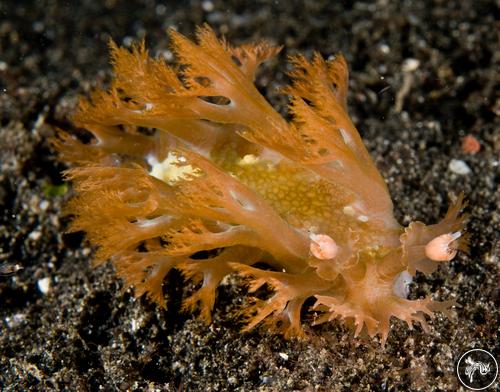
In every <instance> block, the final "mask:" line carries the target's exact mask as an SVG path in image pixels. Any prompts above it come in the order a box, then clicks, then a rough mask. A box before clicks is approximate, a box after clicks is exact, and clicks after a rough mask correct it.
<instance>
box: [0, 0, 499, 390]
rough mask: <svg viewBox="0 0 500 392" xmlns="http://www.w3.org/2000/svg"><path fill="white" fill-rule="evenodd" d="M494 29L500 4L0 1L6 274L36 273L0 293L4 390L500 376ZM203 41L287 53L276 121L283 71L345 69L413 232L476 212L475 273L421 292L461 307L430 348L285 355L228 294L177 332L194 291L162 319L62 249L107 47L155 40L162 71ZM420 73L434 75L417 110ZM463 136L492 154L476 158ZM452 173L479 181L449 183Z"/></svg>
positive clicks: (276, 77)
mask: <svg viewBox="0 0 500 392" xmlns="http://www.w3.org/2000/svg"><path fill="white" fill-rule="evenodd" d="M498 11H499V9H498V2H495V1H480V0H463V1H445V0H443V1H389V0H380V1H366V2H348V1H305V2H300V1H219V0H211V1H202V2H200V1H194V0H193V1H177V2H170V1H169V2H160V1H145V0H144V1H113V0H107V1H78V2H77V1H74V2H65V1H47V0H45V1H42V0H40V1H33V2H28V1H12V0H2V1H0V164H1V168H0V263H2V264H1V265H2V267H3V268H4V269H5V268H6V266H15V265H17V266H19V267H22V269H21V270H19V271H17V272H14V273H11V274H7V272H8V271H6V270H4V271H3V272H4V274H3V275H1V276H0V387H1V388H2V389H3V390H8V391H25V390H44V391H46V390H74V391H86V390H89V391H93V390H99V389H100V390H104V391H112V390H167V391H177V390H188V391H222V390H231V391H236V390H238V391H256V390H259V391H295V390H300V391H344V390H345V391H353V390H354V391H355V390H374V391H396V390H408V389H411V390H418V389H421V390H425V391H428V390H443V391H452V390H457V388H458V385H457V378H456V376H455V373H454V366H455V363H456V361H457V360H458V358H459V357H460V355H461V354H463V353H464V352H465V351H467V350H468V349H470V348H482V349H486V350H489V351H491V352H493V353H494V355H496V357H498V347H497V346H495V345H496V344H497V342H498V338H497V328H498V302H499V301H498V299H499V298H498V294H499V286H498V282H499V280H500V279H499V274H498V271H499V269H498V266H499V265H498V251H499V243H498V239H499V236H498V233H499V229H500V222H499V221H500V216H499V213H498V210H497V206H498V205H499V201H500V200H499V199H500V197H499V192H498V188H497V187H498V172H499V166H498V165H499V150H500V135H499V132H498V129H499V128H498V125H499V121H498V114H499V113H500V100H499V98H498V95H495V94H496V90H495V87H496V85H497V84H498V77H499V76H498V75H499V72H498V71H499V68H498V63H499V60H500V54H499V45H498V42H499V40H498V38H499V37H498V31H499V24H498V22H497V20H498V13H499V12H498ZM204 22H208V23H210V25H211V26H212V27H213V28H214V29H215V30H216V31H217V33H218V34H220V33H223V34H225V36H226V37H227V38H228V40H229V41H230V42H231V43H233V44H240V43H246V42H255V41H256V40H258V39H262V38H265V39H268V40H270V41H271V42H274V43H276V44H282V45H284V46H285V48H284V50H283V52H282V54H281V55H280V56H279V57H278V59H277V60H275V61H272V62H271V63H269V64H267V65H266V66H264V67H263V69H262V70H261V72H260V73H259V75H258V78H257V81H256V83H257V85H258V87H259V89H260V90H261V91H262V92H263V93H265V94H266V95H267V97H268V98H269V99H270V100H271V102H272V103H273V104H274V105H276V107H277V108H279V109H280V110H284V108H285V105H286V97H283V96H280V95H278V94H277V93H276V88H277V87H279V86H282V85H283V84H284V83H286V81H287V78H286V76H285V75H284V72H285V71H286V70H287V69H288V68H287V67H288V66H287V64H286V55H287V54H293V53H297V52H301V53H304V54H306V55H307V56H310V55H311V54H312V52H313V51H314V50H317V51H319V52H321V53H322V54H323V55H324V56H329V55H331V54H334V53H335V52H337V51H339V50H340V51H342V52H344V54H345V55H346V57H347V60H348V63H349V66H350V69H351V81H350V94H349V104H350V111H351V114H352V116H353V119H354V121H355V123H356V124H357V126H358V128H359V129H360V133H361V134H362V136H363V138H364V140H365V141H366V144H367V146H368V148H369V150H370V151H371V152H372V154H373V156H374V157H375V159H376V162H377V165H378V166H379V168H380V170H381V171H382V174H383V175H384V177H385V178H386V180H387V182H388V184H389V188H390V191H391V194H392V196H393V199H394V204H395V209H396V211H395V212H396V216H397V217H398V219H399V221H400V222H401V223H403V224H408V223H409V222H410V221H411V220H415V219H418V220H422V221H424V222H426V223H432V222H436V221H437V220H438V218H439V217H440V216H442V215H443V213H444V212H445V211H446V208H447V206H448V198H449V197H450V196H452V195H457V194H458V193H459V192H460V191H464V192H465V194H466V197H467V199H468V200H469V203H470V205H469V207H468V212H469V213H470V215H471V218H470V223H469V225H468V230H469V232H470V233H471V251H470V255H465V254H460V255H459V256H458V257H457V258H455V259H454V260H453V261H452V262H450V263H447V264H445V265H443V266H441V267H440V269H439V270H438V271H437V272H436V273H434V274H433V275H432V276H430V277H426V276H423V275H417V277H416V279H415V282H414V284H413V285H412V287H411V297H412V298H419V297H423V296H425V295H427V294H428V293H430V292H434V293H435V298H436V299H439V300H447V299H455V300H456V301H457V302H459V303H460V304H461V307H460V308H458V309H457V310H456V311H455V314H454V316H453V317H452V319H451V320H448V319H446V318H444V317H443V316H441V315H439V316H438V317H436V318H435V319H434V320H433V321H431V323H430V324H431V331H430V333H429V334H425V333H423V331H422V330H421V329H420V328H419V327H417V328H416V329H415V330H414V331H409V330H408V328H407V326H406V325H403V323H401V322H400V321H395V322H394V323H393V331H392V333H391V335H390V336H389V339H388V342H387V344H386V347H385V348H382V347H381V346H380V343H379V341H378V338H377V339H373V340H372V339H368V338H360V339H353V338H352V334H351V333H350V332H349V330H348V329H346V328H345V326H344V325H343V324H342V323H339V322H333V323H331V324H329V325H325V326H323V327H321V328H313V329H312V330H310V336H311V338H310V339H309V340H306V341H285V340H284V339H283V338H282V337H280V336H272V335H269V334H267V333H266V332H265V331H262V330H259V329H257V330H255V331H253V332H251V333H248V334H241V333H239V324H238V323H237V321H236V320H235V319H234V310H235V309H236V306H237V305H238V304H239V303H241V298H242V295H243V294H244V289H243V288H242V287H235V286H229V285H225V286H223V287H221V288H220V296H219V300H218V302H217V304H216V309H215V313H214V323H213V324H212V325H211V326H209V327H206V326H204V325H203V324H201V323H200V322H198V321H197V320H196V319H195V318H194V317H193V316H192V315H181V314H179V306H180V300H181V298H182V295H183V292H184V295H185V292H186V291H189V290H190V289H191V286H190V285H186V286H185V287H183V285H182V284H181V283H179V279H178V276H176V275H175V274H174V275H173V276H171V277H170V280H169V282H168V283H167V288H166V292H168V294H169V296H170V298H171V302H170V306H169V310H168V311H162V310H159V309H158V308H157V307H155V306H154V305H152V304H150V303H148V302H147V301H146V300H144V299H134V298H133V296H132V294H131V292H130V291H125V292H123V291H121V287H122V285H121V282H120V281H119V280H118V279H116V278H115V276H114V274H113V269H112V267H111V266H109V265H107V266H103V267H99V268H96V269H93V268H91V267H90V264H89V260H90V259H91V253H92V251H91V249H90V248H89V247H88V244H86V243H85V242H84V241H83V236H82V235H80V234H72V235H69V234H64V230H65V228H66V227H67V218H66V217H64V216H63V214H62V212H61V207H62V205H63V204H64V202H65V200H67V198H68V197H69V196H70V195H71V188H70V187H69V186H67V185H65V184H64V183H63V180H62V178H61V175H60V171H61V170H62V169H64V168H65V166H64V165H63V164H61V163H59V162H58V161H57V159H56V157H55V155H54V153H53V151H52V150H51V149H50V145H49V143H48V138H49V137H51V136H52V135H53V134H54V128H55V127H62V128H64V129H71V122H70V119H69V117H70V115H71V112H72V110H73V109H74V107H75V104H76V99H77V96H78V95H80V94H82V93H83V94H85V93H88V92H89V91H90V90H91V89H92V88H93V87H95V86H97V85H101V84H102V83H106V82H107V81H109V78H110V67H109V65H108V57H107V56H108V55H107V42H108V40H109V38H110V37H112V38H113V39H114V40H116V41H117V42H118V43H120V44H123V45H129V44H130V42H132V41H134V40H137V39H139V38H142V37H144V36H146V39H147V45H148V47H149V48H150V53H151V55H152V56H166V57H169V52H168V47H169V46H168V45H169V44H168V37H167V36H166V34H165V30H166V29H167V28H168V27H175V28H177V29H178V30H179V31H181V32H183V33H185V34H187V35H188V36H191V37H192V36H193V32H194V28H195V26H196V25H199V24H201V23H204ZM408 59H414V60H418V63H416V62H415V61H413V60H411V61H413V64H417V65H418V66H417V67H416V68H415V69H413V71H411V72H407V73H408V74H409V75H410V76H406V78H407V80H410V79H411V83H410V85H409V88H408V91H407V93H406V94H402V92H401V91H402V86H403V84H404V79H405V72H404V64H408V62H406V63H405V60H408ZM398 92H399V96H400V98H401V97H402V98H401V99H399V100H398V99H397V97H398ZM495 130H496V132H495ZM467 134H471V135H473V136H474V137H475V138H476V139H477V140H478V141H479V142H480V143H481V151H480V152H479V153H477V154H475V155H471V154H466V153H465V152H464V151H462V149H461V140H462V138H463V136H465V135H467ZM452 159H458V160H461V161H463V162H465V163H466V164H467V165H468V167H469V168H470V172H469V173H468V174H463V175H459V174H456V173H454V172H453V171H451V170H450V169H449V163H450V161H451V160H452ZM47 279H48V280H50V287H49V289H48V291H47V292H46V293H43V292H42V291H41V290H40V284H41V282H46V281H47ZM42 287H43V285H42Z"/></svg>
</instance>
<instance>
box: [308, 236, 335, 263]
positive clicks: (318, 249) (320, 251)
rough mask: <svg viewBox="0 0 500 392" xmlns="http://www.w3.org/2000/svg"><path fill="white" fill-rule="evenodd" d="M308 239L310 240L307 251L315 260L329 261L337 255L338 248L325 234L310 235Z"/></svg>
mask: <svg viewBox="0 0 500 392" xmlns="http://www.w3.org/2000/svg"><path fill="white" fill-rule="evenodd" d="M309 238H310V239H311V245H310V247H309V249H310V250H311V253H312V255H313V256H314V257H316V258H317V259H320V260H329V259H333V258H334V257H335V256H336V255H337V253H338V251H339V247H338V246H337V243H336V242H335V241H334V240H333V238H332V237H330V236H328V235H326V234H311V235H310V236H309Z"/></svg>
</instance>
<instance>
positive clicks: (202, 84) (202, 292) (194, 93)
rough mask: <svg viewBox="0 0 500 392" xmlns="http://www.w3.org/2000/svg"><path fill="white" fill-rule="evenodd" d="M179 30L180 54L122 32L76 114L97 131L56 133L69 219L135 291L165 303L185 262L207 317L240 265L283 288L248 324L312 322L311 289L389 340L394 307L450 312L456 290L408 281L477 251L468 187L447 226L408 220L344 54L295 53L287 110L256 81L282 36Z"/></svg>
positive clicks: (414, 317)
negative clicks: (373, 151)
mask: <svg viewBox="0 0 500 392" xmlns="http://www.w3.org/2000/svg"><path fill="white" fill-rule="evenodd" d="M170 37H171V40H172V45H173V50H174V53H175V54H176V56H177V59H178V66H176V67H172V66H169V65H167V64H166V63H165V62H164V61H163V60H159V59H152V58H151V57H149V55H148V53H147V51H146V49H145V45H144V42H142V43H140V44H138V45H135V46H133V47H132V49H131V50H127V49H124V48H119V47H117V46H116V45H115V44H114V43H111V44H110V48H111V57H112V63H113V66H114V74H115V78H114V80H113V81H112V83H111V86H110V88H109V89H108V90H107V91H104V90H98V91H96V92H94V93H93V94H92V96H91V97H90V99H81V100H80V102H79V106H78V109H77V112H76V114H75V116H74V122H75V124H76V125H77V126H78V127H80V128H84V129H86V130H88V131H89V132H90V133H91V134H92V138H91V140H90V142H87V143H84V142H81V141H80V140H78V139H77V138H75V137H74V136H72V135H70V134H68V133H64V132H60V134H59V138H58V139H57V140H56V141H55V146H56V148H57V149H58V150H59V152H60V155H61V157H62V159H64V160H66V161H68V162H70V163H71V164H72V166H73V168H72V169H70V170H68V171H67V172H66V177H67V178H68V179H69V180H72V181H73V183H74V185H75V190H76V193H77V196H76V197H75V198H74V199H73V200H72V201H71V202H70V203H69V206H68V211H69V212H70V213H71V214H73V215H74V217H75V218H74V220H73V224H72V230H75V231H77V230H83V231H85V232H86V233H87V236H88V239H89V240H90V242H91V243H92V244H94V245H96V246H97V248H98V250H97V254H96V260H97V262H98V263H100V262H105V261H106V260H111V261H112V262H113V264H114V265H115V268H116V271H117V274H118V275H119V276H120V277H121V278H123V280H124V281H125V283H126V285H130V286H133V287H134V288H135V293H136V295H138V296H139V295H142V294H146V295H147V296H148V297H149V298H151V299H152V300H153V301H155V302H156V303H158V304H159V305H161V306H163V307H164V306H166V301H165V298H164V294H163V290H162V285H163V280H164V278H165V276H166V275H167V274H168V272H169V271H170V270H172V269H174V268H175V269H178V270H180V271H181V272H182V274H183V275H184V276H185V277H186V278H187V279H192V280H194V281H195V282H198V283H199V284H200V285H201V286H200V288H199V289H198V290H197V291H196V292H195V293H194V294H193V295H192V296H191V297H189V298H187V299H186V300H185V302H184V309H185V310H192V311H195V310H199V312H200V315H201V318H202V319H203V320H205V321H207V322H209V321H210V320H211V311H212V308H213V306H214V302H215V297H216V289H217V286H218V285H219V284H220V282H221V281H222V279H223V278H224V277H225V276H227V275H228V274H232V273H236V274H240V275H241V276H243V277H244V278H245V279H246V280H247V282H248V284H249V287H250V292H254V291H255V290H257V289H258V288H259V287H261V286H263V285H267V287H269V288H271V289H272V290H273V293H272V294H271V296H270V297H269V298H268V299H266V300H263V299H258V298H253V299H252V301H251V303H250V305H249V306H248V307H246V308H245V309H243V310H242V312H241V313H242V315H243V316H244V318H245V320H246V321H247V325H246V327H245V329H246V330H248V329H250V328H252V327H254V326H256V325H257V324H259V323H261V322H262V323H263V324H264V325H267V326H268V327H270V328H271V329H273V330H277V331H280V332H282V333H284V334H285V336H300V335H302V334H303V330H302V326H301V310H302V308H303V305H304V302H305V301H306V300H307V299H308V298H314V299H315V303H314V305H313V308H312V311H313V312H314V314H315V316H316V317H315V319H314V324H319V323H323V322H325V321H330V320H333V319H335V318H340V319H350V320H351V322H353V323H354V326H355V333H356V335H358V334H359V333H361V332H362V331H363V330H365V331H366V332H367V333H368V334H369V335H370V336H374V335H376V334H377V333H379V334H380V336H381V338H382V341H383V342H385V340H386V339H387V336H388V333H389V329H390V318H391V317H393V316H394V317H396V318H399V319H402V320H404V321H406V322H407V323H408V324H409V325H410V327H411V326H412V323H414V322H415V321H417V322H419V323H420V324H422V327H424V328H426V318H425V315H428V316H432V314H433V312H434V311H436V310H440V311H444V312H446V311H447V308H449V307H450V303H449V302H446V303H436V302H434V301H432V300H431V299H430V297H428V298H425V299H420V300H416V301H411V300H408V299H407V298H406V294H407V292H406V290H405V286H404V285H405V284H407V281H408V278H410V279H411V276H412V275H415V273H416V271H421V272H423V273H426V274H428V273H431V272H433V271H434V270H435V269H436V268H437V266H438V265H439V263H442V262H446V261H448V260H451V259H452V258H453V257H454V256H455V254H456V253H457V250H466V247H467V241H466V236H464V235H463V230H464V227H463V226H464V224H463V220H464V218H463V217H461V216H460V215H459V214H460V210H461V209H462V207H463V204H464V203H463V198H462V196H460V197H459V198H458V200H457V201H456V202H455V204H454V205H453V206H452V207H451V208H450V210H449V211H448V213H447V214H446V216H445V218H444V219H443V220H442V221H441V222H440V223H438V224H436V225H431V226H426V225H424V224H423V223H420V222H413V223H411V224H410V225H409V226H408V227H407V228H402V227H401V226H400V225H399V224H398V223H397V222H396V220H395V219H394V216H393V206H392V201H391V198H390V196H389V193H388V190H387V186H386V184H385V182H384V179H383V178H382V176H381V175H380V173H379V172H378V170H377V168H376V167H375V165H374V163H373V161H372V159H371V157H370V155H369V153H368V152H367V150H366V148H365V146H364V145H363V143H362V140H361V138H360V136H359V134H358V132H357V130H356V128H355V127H354V125H353V123H352V121H351V119H350V117H349V115H348V113H347V103H346V99H347V84H348V71H347V65H346V62H345V60H344V57H343V56H342V55H340V54H339V55H337V56H336V57H335V58H334V59H333V60H328V61H325V60H323V58H322V57H321V56H320V55H319V54H315V55H314V57H313V59H312V61H309V60H307V59H306V58H304V57H302V56H296V57H292V58H291V62H292V64H293V66H294V70H293V71H292V72H291V75H290V76H291V77H292V79H293V82H292V84H291V85H290V86H289V87H287V88H285V89H283V92H284V93H286V94H288V95H289V96H290V99H291V102H290V107H289V108H290V112H291V114H292V120H291V121H290V122H288V121H286V120H285V119H284V118H283V117H281V115H279V114H278V112H276V111H275V110H274V109H273V107H272V106H271V105H270V104H269V103H268V102H267V101H266V100H265V99H264V98H263V97H262V95H261V94H260V93H259V92H258V91H257V89H256V88H255V86H254V84H253V79H254V75H255V72H256V69H257V67H258V65H259V64H260V63H262V62H263V61H265V60H267V59H268V58H270V57H272V56H274V55H276V54H277V53H278V52H279V51H280V48H278V47H273V46H271V45H269V44H267V43H265V42H264V43H260V44H257V45H245V46H242V47H237V48H233V47H230V46H229V45H228V44H227V43H226V42H225V41H222V40H219V39H218V38H217V37H216V36H215V34H214V32H213V31H212V30H211V29H210V28H209V27H202V28H199V29H198V32H197V43H195V42H193V41H191V40H189V39H187V38H186V37H184V36H183V35H181V34H179V33H177V32H175V31H173V30H172V31H170ZM257 263H258V264H257ZM263 265H267V266H268V268H262V266H263ZM257 266H260V267H257Z"/></svg>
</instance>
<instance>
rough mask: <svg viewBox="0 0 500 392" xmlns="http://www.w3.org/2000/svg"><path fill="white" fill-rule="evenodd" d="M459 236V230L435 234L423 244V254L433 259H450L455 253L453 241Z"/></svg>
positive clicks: (455, 248)
mask: <svg viewBox="0 0 500 392" xmlns="http://www.w3.org/2000/svg"><path fill="white" fill-rule="evenodd" d="M460 236H461V233H460V232H459V231H457V232H456V233H448V234H442V235H440V236H437V237H436V238H434V239H433V240H432V241H429V243H428V244H427V245H426V246H425V255H426V256H427V257H428V258H429V259H431V260H434V261H450V260H451V259H453V258H454V257H455V256H456V254H457V247H456V246H454V244H453V242H454V241H455V240H457V239H458V238H460Z"/></svg>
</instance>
